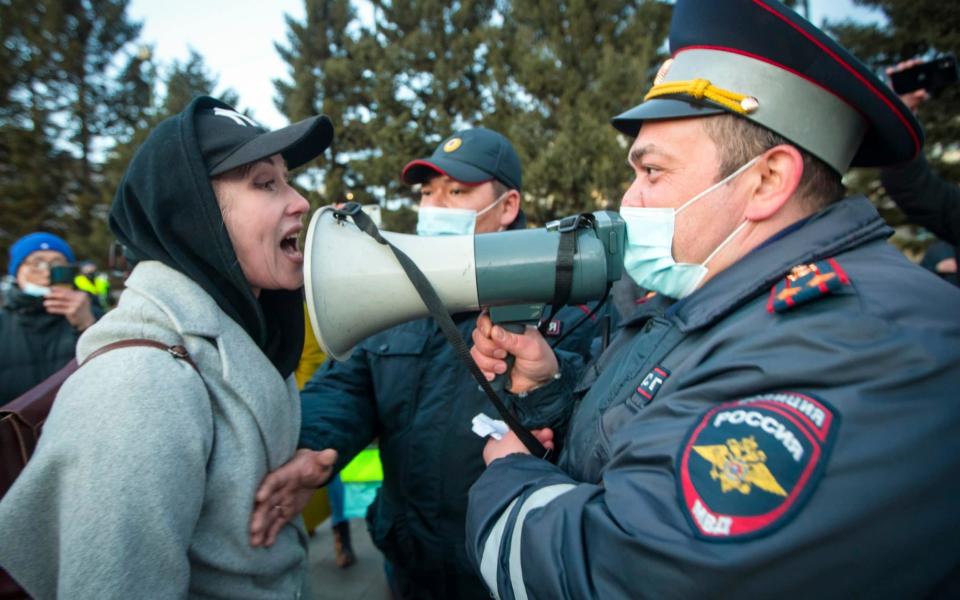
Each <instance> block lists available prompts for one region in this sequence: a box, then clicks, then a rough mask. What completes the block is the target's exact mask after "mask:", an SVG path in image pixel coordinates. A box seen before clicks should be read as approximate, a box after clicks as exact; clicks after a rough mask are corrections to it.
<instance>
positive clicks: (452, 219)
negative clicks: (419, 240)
mask: <svg viewBox="0 0 960 600" xmlns="http://www.w3.org/2000/svg"><path fill="white" fill-rule="evenodd" d="M508 193H509V192H508ZM506 197H507V194H501V195H500V197H499V198H497V199H496V200H494V201H493V203H492V204H491V205H490V206H488V207H486V208H485V209H483V210H481V211H480V212H477V211H475V210H473V209H467V208H441V207H439V206H421V207H420V210H419V212H418V213H417V235H423V236H431V235H473V232H474V228H476V226H477V219H478V218H479V217H481V216H483V215H484V214H486V213H487V211H489V210H490V209H492V208H493V207H494V206H496V205H497V204H500V202H501V201H502V200H503V199H504V198H506Z"/></svg>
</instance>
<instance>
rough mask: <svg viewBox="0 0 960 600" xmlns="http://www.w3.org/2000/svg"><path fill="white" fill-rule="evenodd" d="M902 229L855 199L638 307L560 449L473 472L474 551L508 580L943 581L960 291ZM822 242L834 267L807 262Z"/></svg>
mask: <svg viewBox="0 0 960 600" xmlns="http://www.w3.org/2000/svg"><path fill="white" fill-rule="evenodd" d="M889 233H890V230H889V228H888V227H886V226H885V225H884V223H883V222H882V220H881V219H880V218H879V216H878V215H877V213H876V211H875V210H874V209H873V207H872V206H871V205H870V203H869V202H868V201H867V200H866V199H864V198H854V199H848V200H844V201H842V202H840V203H838V204H835V205H832V206H830V207H828V208H827V209H825V210H824V211H822V212H820V213H818V214H817V215H816V216H814V217H813V218H811V219H809V220H808V221H806V222H804V223H803V224H802V225H800V226H799V227H795V228H792V229H791V228H788V230H787V231H786V232H784V233H783V234H781V235H779V236H776V237H775V238H774V239H773V240H772V241H770V242H768V243H767V245H765V246H764V247H761V248H759V249H757V250H755V251H754V252H753V253H751V254H750V255H748V256H747V257H745V258H744V259H742V260H741V261H740V262H738V263H737V264H735V265H734V266H732V267H731V268H729V269H727V270H726V271H724V272H722V273H720V274H718V275H717V276H716V277H715V278H713V279H711V280H710V281H709V282H708V283H707V284H706V285H704V287H703V288H701V289H700V290H698V291H697V292H695V293H694V294H692V295H691V296H689V297H687V298H686V299H684V300H682V301H680V302H678V303H677V304H675V305H673V306H672V307H670V308H669V309H667V310H665V311H663V312H662V314H660V315H654V316H651V315H650V314H642V315H640V316H639V317H637V318H635V319H634V320H633V321H632V322H628V323H626V329H625V331H624V333H623V335H622V337H621V338H618V339H617V340H615V342H614V345H613V346H612V347H611V349H610V350H609V351H608V352H607V354H605V355H604V356H603V357H602V358H601V361H600V363H599V366H600V368H599V369H598V368H597V367H595V366H593V367H591V368H588V370H587V373H586V375H585V378H584V379H583V381H582V383H581V385H580V386H579V390H580V392H579V393H578V394H577V396H578V397H582V400H581V401H580V404H579V406H578V408H577V409H576V412H575V414H574V416H573V418H572V422H571V426H570V428H569V430H568V433H567V437H566V440H565V441H566V448H565V450H564V452H563V454H562V455H561V457H560V461H559V467H557V466H554V465H552V464H549V463H547V462H544V461H541V460H538V459H535V458H532V457H530V456H528V455H519V454H515V455H511V456H508V457H506V458H503V459H500V460H497V461H495V462H494V463H492V464H491V465H490V467H489V468H488V469H487V470H486V472H485V473H484V474H483V475H482V476H481V477H480V479H479V480H478V481H477V483H476V484H475V485H474V486H473V488H472V489H471V492H470V505H469V510H468V515H467V527H468V531H467V540H468V542H467V543H468V553H469V554H470V558H471V560H472V561H473V562H474V564H475V565H476V566H477V568H478V569H479V570H480V571H481V573H482V575H483V577H484V579H485V581H486V582H487V584H488V585H489V586H490V587H491V589H492V590H493V591H494V593H495V594H496V595H497V597H499V598H527V597H529V598H605V599H606V598H641V597H651V598H701V597H717V596H723V597H726V596H733V595H737V596H738V597H744V598H756V597H765V598H769V597H783V596H790V597H797V596H799V597H818V598H825V597H852V596H856V597H871V598H872V597H924V596H926V595H929V594H934V595H937V594H948V593H949V591H948V590H950V589H953V588H950V586H951V585H956V583H957V576H958V575H957V574H958V567H960V542H958V538H957V534H958V532H960V511H958V508H957V507H958V494H960V391H958V390H960V388H958V383H960V318H958V316H957V311H956V306H957V305H958V301H960V292H958V291H957V289H956V288H953V287H952V286H950V285H948V284H946V283H944V282H942V281H940V280H938V279H937V278H936V277H934V276H933V275H931V274H929V273H927V272H925V271H924V270H922V269H920V268H918V267H915V266H913V265H911V264H909V262H908V261H907V260H906V259H904V258H903V257H902V256H901V255H900V254H899V252H897V250H896V249H894V248H893V247H891V246H890V245H888V244H887V243H886V241H885V238H886V237H887V236H888V235H889ZM827 259H833V260H832V261H828V260H827ZM810 263H817V264H821V265H822V266H823V265H826V266H824V269H825V271H823V272H822V273H820V275H823V276H824V277H821V278H820V279H814V280H811V279H810V277H812V276H813V275H811V274H810V273H806V274H804V271H803V270H792V268H793V267H795V266H797V265H806V264H810ZM828 271H829V272H828ZM791 273H792V274H793V275H794V277H792V278H791V279H785V275H787V274H791ZM829 273H833V274H834V275H832V276H831V275H829ZM820 275H816V277H820ZM828 280H832V285H833V286H834V287H832V288H831V287H829V286H828V285H827V283H826V282H827V281H828ZM791 286H793V287H798V286H803V287H802V290H803V291H804V295H805V297H806V298H805V299H806V301H805V302H801V301H797V302H795V303H794V304H793V305H790V301H791V298H795V297H796V298H799V297H800V294H796V295H794V294H795V292H798V291H801V290H797V289H794V290H792V291H787V292H784V291H783V290H784V289H786V288H791ZM808 287H809V288H810V289H809V290H808V289H807V288H808ZM811 294H812V295H811ZM552 387H555V386H552V385H551V386H547V387H545V388H542V390H539V391H537V392H534V393H533V394H531V395H532V396H535V395H537V394H538V393H539V394H542V395H549V394H551V393H554V391H553V390H552ZM560 393H562V390H561V391H560ZM954 591H955V590H954Z"/></svg>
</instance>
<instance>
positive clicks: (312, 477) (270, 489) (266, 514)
mask: <svg viewBox="0 0 960 600" xmlns="http://www.w3.org/2000/svg"><path fill="white" fill-rule="evenodd" d="M336 462H337V451H336V450H333V449H331V448H327V449H326V450H320V451H316V450H307V449H306V448H303V449H300V450H297V453H296V454H294V455H293V458H291V459H290V460H289V461H288V462H287V463H286V464H285V465H283V466H281V467H280V468H278V469H277V470H275V471H273V472H272V473H269V474H267V476H266V477H264V479H263V483H261V484H260V488H259V489H258V490H257V495H256V496H255V497H254V506H253V515H251V517H250V545H251V546H254V547H257V546H272V545H273V543H274V542H275V541H277V534H278V533H279V532H280V529H281V528H282V527H283V526H284V525H286V524H287V523H288V522H289V521H290V519H292V518H294V517H295V516H297V515H298V514H300V513H301V512H303V509H304V508H305V507H306V506H307V503H308V502H309V501H310V497H311V496H313V493H314V492H316V491H317V488H319V487H320V486H321V485H323V484H324V483H326V482H327V480H328V479H330V474H331V473H332V472H333V465H334V463H336Z"/></svg>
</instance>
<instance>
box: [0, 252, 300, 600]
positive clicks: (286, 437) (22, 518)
mask: <svg viewBox="0 0 960 600" xmlns="http://www.w3.org/2000/svg"><path fill="white" fill-rule="evenodd" d="M130 338H148V339H154V340H157V341H160V342H163V343H166V344H171V345H173V344H178V343H182V344H184V345H185V346H186V347H187V350H188V351H189V352H190V355H191V356H192V358H193V360H194V361H195V362H196V364H197V366H198V367H199V369H200V372H201V373H202V379H201V377H199V376H198V375H197V373H196V372H195V371H194V370H193V369H192V368H191V367H190V366H189V365H188V364H186V363H185V362H183V361H181V360H178V359H175V358H174V357H172V356H171V355H169V354H167V353H165V352H164V351H162V350H158V349H154V348H148V347H134V348H123V349H118V350H113V351H110V352H107V353H105V354H103V355H101V356H98V357H96V358H95V359H94V360H91V361H90V363H88V364H86V365H84V366H83V367H82V368H81V369H80V370H79V371H78V372H77V373H75V374H74V375H73V376H72V377H71V378H70V379H69V380H68V381H67V382H66V383H65V384H64V386H63V387H62V388H61V390H60V393H59V395H58V397H57V400H56V403H55V405H54V407H53V410H52V411H51V413H50V417H49V420H48V421H47V423H46V426H45V428H44V432H43V435H42V437H41V439H40V444H39V446H38V448H37V451H36V454H35V455H34V456H33V458H32V459H31V460H30V463H29V464H28V465H27V468H26V469H25V471H24V472H23V473H22V474H21V476H20V477H19V478H18V479H17V481H16V483H15V484H14V486H13V487H12V488H11V489H10V491H9V492H8V494H7V495H6V496H5V497H4V498H3V500H2V502H0V531H2V532H3V535H2V536H0V566H2V567H3V568H5V569H6V570H7V571H9V572H10V573H11V575H12V576H13V577H14V578H15V579H16V580H17V581H18V582H19V583H20V584H21V585H23V586H24V587H25V588H26V589H27V591H28V592H29V593H30V594H31V595H32V596H34V597H36V598H39V599H44V598H53V597H63V598H98V599H100V598H179V597H188V596H189V597H204V598H206V597H222V598H296V597H299V596H300V595H301V594H304V595H305V589H304V588H305V585H306V581H307V574H306V556H307V537H306V533H305V531H304V530H303V527H302V524H301V523H300V522H299V519H298V520H297V522H296V524H291V525H287V526H286V527H284V529H283V530H282V531H281V532H280V534H279V536H278V538H277V542H276V544H274V545H273V546H272V547H271V548H266V549H265V548H252V547H251V546H250V543H249V533H248V527H249V520H250V514H251V510H252V507H253V497H254V493H255V492H256V489H257V486H258V484H259V483H260V481H261V480H262V479H263V477H264V475H266V473H267V472H269V471H270V470H272V469H275V468H276V467H278V466H280V465H282V464H283V463H284V462H286V461H287V460H288V459H290V457H291V456H292V455H293V453H294V451H295V450H296V444H297V435H298V432H299V429H300V403H299V396H298V393H297V389H296V385H295V382H294V380H293V378H292V377H290V378H288V379H287V380H286V381H284V380H283V379H282V378H281V376H280V374H279V372H278V371H277V370H276V368H274V366H273V365H272V364H271V363H270V361H269V360H268V358H267V357H266V356H265V355H264V354H263V353H262V352H261V351H260V349H259V348H258V347H257V346H256V344H255V343H254V342H253V340H252V339H251V338H250V337H249V336H248V335H247V334H246V333H245V332H244V330H243V329H242V328H241V327H240V326H239V325H238V324H237V323H236V322H234V321H233V320H231V319H230V318H229V317H227V316H226V315H225V314H224V313H223V312H222V311H221V310H220V308H219V307H218V306H217V304H216V303H215V302H214V301H213V300H212V299H211V298H210V297H209V296H208V295H207V294H206V293H205V292H204V291H203V290H202V289H201V288H200V287H199V286H198V285H196V284H195V283H194V282H193V281H191V280H190V279H189V278H187V277H186V276H184V275H182V274H181V273H179V272H177V271H175V270H173V269H171V268H169V267H167V266H165V265H163V264H161V263H159V262H155V261H146V262H142V263H140V264H139V265H137V267H136V268H135V269H134V271H133V273H132V275H131V276H130V278H129V280H128V281H127V289H126V291H125V292H124V293H123V296H122V298H121V300H120V304H119V306H118V307H117V308H116V309H115V310H114V311H112V312H111V313H109V314H108V315H106V316H105V317H104V318H103V319H102V320H101V321H100V322H99V323H97V324H96V325H94V326H93V327H91V328H90V329H89V330H88V331H87V332H86V333H85V334H84V335H83V336H82V337H81V339H80V342H79V345H78V347H77V358H78V360H80V361H81V362H82V361H83V360H84V359H85V358H86V357H87V356H88V355H89V354H90V353H92V352H93V351H95V350H96V349H98V348H100V347H102V346H104V345H106V344H108V343H110V342H114V341H117V340H123V339H130Z"/></svg>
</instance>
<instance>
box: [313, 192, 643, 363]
mask: <svg viewBox="0 0 960 600" xmlns="http://www.w3.org/2000/svg"><path fill="white" fill-rule="evenodd" d="M587 221H588V223H589V226H587V227H577V229H576V231H574V232H573V234H574V235H575V236H576V252H575V254H574V255H573V268H572V281H571V285H570V294H569V297H568V299H567V301H568V303H569V304H579V303H585V302H590V301H593V300H600V299H602V298H603V297H604V296H605V294H606V293H607V290H608V289H609V285H610V284H611V283H612V282H614V281H616V280H618V279H620V276H621V273H622V270H623V248H624V242H625V239H626V226H625V224H624V222H623V220H622V219H621V218H620V215H619V214H617V213H614V212H609V211H599V212H595V213H592V215H591V216H590V218H588V219H587ZM562 223H563V222H555V223H554V224H551V225H548V226H547V227H543V228H539V229H523V230H511V231H501V232H497V233H486V234H482V235H476V236H473V235H451V236H431V237H424V236H416V235H405V234H400V233H391V232H386V231H382V232H380V235H382V236H383V238H385V239H386V240H387V241H389V242H390V243H391V244H393V245H394V246H396V247H397V248H399V249H400V250H401V251H402V252H404V253H405V254H406V255H407V256H409V257H410V258H411V259H412V260H413V262H414V263H415V264H416V265H417V267H419V268H420V270H421V271H422V272H423V273H424V275H426V278H427V280H429V282H430V284H431V285H432V286H433V288H434V289H435V291H436V292H437V295H438V296H439V297H440V299H441V301H442V302H443V305H444V307H445V308H446V310H447V311H448V312H450V313H457V312H464V311H476V310H479V309H480V308H481V307H507V306H511V307H519V308H521V309H522V308H524V307H526V308H529V310H530V313H531V314H534V313H536V314H539V309H542V307H543V305H545V304H549V303H551V301H552V300H553V296H554V293H555V282H556V277H557V268H556V265H557V255H558V254H557V250H558V247H559V244H560V238H561V234H563V233H564V226H563V224H562ZM304 286H305V291H306V300H307V313H308V315H309V318H310V322H311V324H312V326H313V332H314V334H315V335H316V337H317V341H318V342H319V343H320V345H321V346H322V347H323V348H324V350H326V352H327V354H329V355H330V356H332V357H334V358H336V359H337V360H345V359H347V358H349V356H350V354H351V352H352V351H353V347H354V346H355V345H356V344H357V343H358V342H360V341H361V340H363V339H365V338H367V337H369V336H371V335H373V334H375V333H378V332H380V331H383V330H385V329H388V328H390V327H393V326H394V325H398V324H400V323H403V322H406V321H411V320H413V319H418V318H421V317H425V316H429V315H430V311H429V309H428V308H427V307H426V305H425V304H424V302H423V300H421V298H420V295H419V293H418V292H417V290H416V287H415V286H414V285H413V283H412V282H411V281H410V279H409V278H408V276H407V274H406V272H405V271H404V270H403V268H402V267H401V265H400V263H399V262H398V261H397V258H396V256H395V255H394V254H393V252H392V251H391V250H390V249H389V247H387V246H385V245H383V244H381V243H379V242H377V241H376V240H375V239H374V238H373V237H371V236H370V235H368V234H367V233H365V232H364V231H362V230H361V229H360V228H359V227H357V225H356V224H355V223H353V222H352V221H351V220H349V219H347V218H343V215H342V213H341V212H340V211H338V210H336V209H334V208H333V207H324V208H321V209H319V210H317V212H315V213H314V215H313V217H312V218H311V220H310V225H309V227H308V228H307V236H306V241H305V244H304ZM521 312H523V311H522V310H521Z"/></svg>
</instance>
